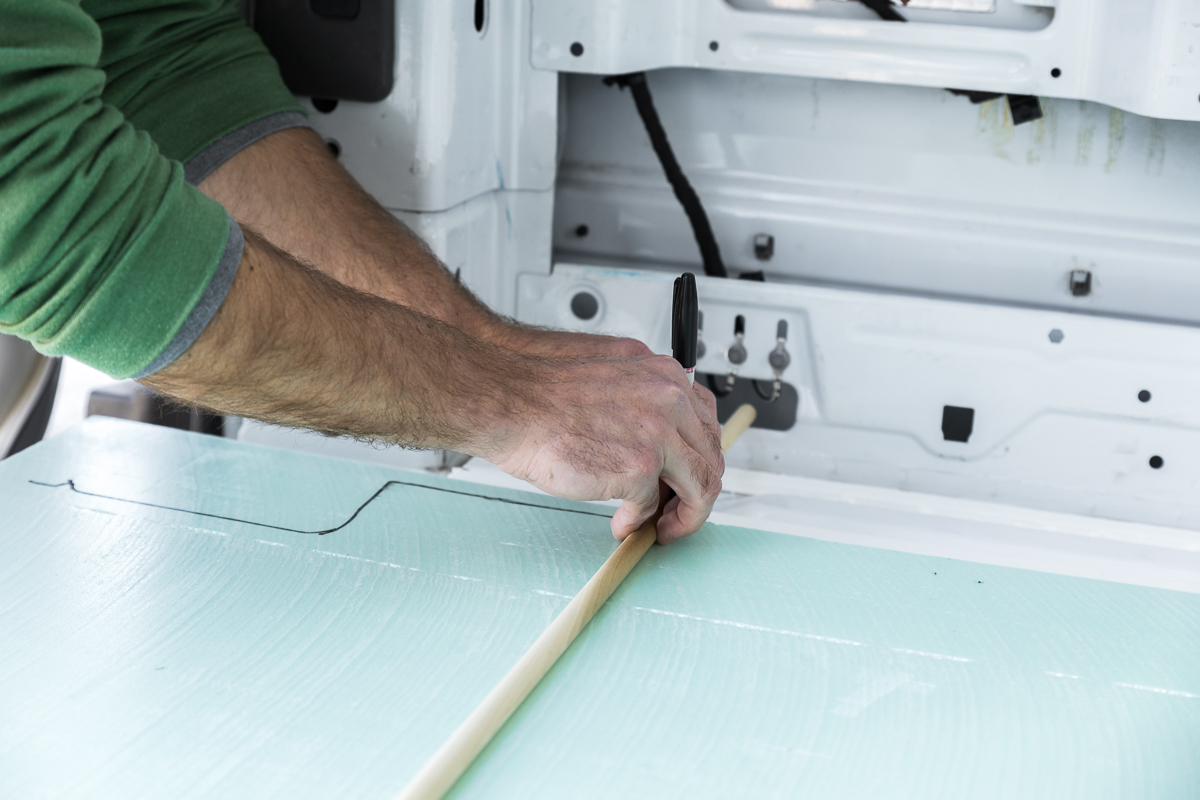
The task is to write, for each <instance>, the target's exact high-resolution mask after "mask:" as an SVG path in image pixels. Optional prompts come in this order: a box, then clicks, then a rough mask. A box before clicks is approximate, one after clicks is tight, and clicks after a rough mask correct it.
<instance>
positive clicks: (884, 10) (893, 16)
mask: <svg viewBox="0 0 1200 800" xmlns="http://www.w3.org/2000/svg"><path fill="white" fill-rule="evenodd" d="M858 1H859V2H860V3H862V4H863V5H864V6H866V7H867V8H869V9H871V10H872V11H874V12H875V13H876V14H878V15H879V18H880V19H886V20H888V21H889V22H908V20H906V19H905V18H904V17H903V16H902V15H901V14H900V12H899V11H897V10H896V7H895V6H893V5H892V4H891V2H890V0H858Z"/></svg>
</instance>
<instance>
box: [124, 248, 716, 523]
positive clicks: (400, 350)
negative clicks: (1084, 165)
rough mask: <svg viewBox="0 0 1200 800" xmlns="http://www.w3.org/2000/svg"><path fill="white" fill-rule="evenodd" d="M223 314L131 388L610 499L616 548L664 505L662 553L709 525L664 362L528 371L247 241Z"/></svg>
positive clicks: (689, 399)
mask: <svg viewBox="0 0 1200 800" xmlns="http://www.w3.org/2000/svg"><path fill="white" fill-rule="evenodd" d="M243 253H244V255H243V257H242V263H241V266H240V268H239V270H238V274H237V277H236V278H235V279H234V282H233V285H232V286H231V288H230V290H229V293H228V295H227V296H226V298H225V302H224V303H223V305H222V306H221V308H220V310H219V311H218V312H217V313H216V315H215V316H214V317H213V319H212V321H211V322H210V323H209V324H208V326H207V328H205V330H204V332H203V333H202V334H201V335H200V336H199V338H198V339H196V341H195V343H194V344H192V346H191V348H190V349H189V350H188V351H187V352H185V353H184V354H183V355H182V356H180V357H179V358H178V359H177V360H176V361H174V362H173V363H172V364H170V365H169V366H167V367H166V368H164V369H163V370H161V371H159V372H157V373H155V374H154V375H151V376H150V377H148V378H146V379H144V382H145V383H146V384H148V385H150V386H152V387H154V388H156V389H158V390H160V391H163V392H166V393H168V394H170V395H173V396H175V397H178V398H181V399H184V400H187V401H189V402H192V403H197V404H199V405H203V406H206V407H208V408H211V409H214V410H216V411H219V412H223V413H232V414H239V415H243V416H249V417H255V418H258V419H265V420H268V421H272V422H277V423H281V424H284V425H298V426H305V427H311V428H316V429H319V430H324V431H328V432H331V433H338V434H352V435H357V436H367V437H371V438H375V439H381V440H384V441H389V442H396V443H400V444H405V445H411V446H417V447H443V448H450V449H454V450H458V451H460V452H464V453H468V454H471V455H477V456H481V457H483V458H486V459H488V460H490V461H492V462H494V463H495V464H497V465H498V466H500V467H501V468H502V469H504V470H506V471H507V472H509V473H511V474H513V475H516V476H517V477H520V478H523V479H525V480H528V481H530V482H531V483H533V484H534V485H535V486H538V487H539V488H542V489H545V490H546V491H548V492H551V493H552V494H555V495H558V496H560V497H568V498H576V499H604V498H619V499H622V500H625V501H626V502H625V503H624V504H622V506H621V508H620V509H619V510H618V511H617V513H616V515H615V516H614V517H613V522H612V529H613V534H614V535H615V536H617V537H618V538H624V536H625V535H627V534H628V533H630V532H631V531H633V530H636V529H637V527H638V526H639V525H641V523H642V522H644V521H645V520H646V519H647V518H648V517H649V516H650V515H651V514H653V513H654V512H655V510H656V509H657V507H658V502H659V496H658V486H659V479H660V478H661V479H662V480H663V481H664V482H665V483H666V484H667V485H669V486H670V487H671V488H672V489H674V490H675V492H676V493H677V494H678V496H679V498H678V499H677V500H672V501H671V503H669V504H668V506H667V508H666V510H665V513H664V515H663V517H662V519H661V521H660V522H659V527H658V531H659V539H660V540H661V541H663V542H667V541H671V540H672V539H676V538H679V537H680V536H685V535H687V534H689V533H692V532H694V531H695V530H696V529H697V528H699V526H700V524H701V523H703V521H704V520H705V519H706V518H707V516H708V513H709V511H710V510H711V508H712V504H713V501H714V500H715V499H716V496H717V493H718V492H719V491H720V488H721V474H722V473H723V471H724V461H723V459H722V456H721V452H720V445H719V441H718V440H717V437H716V430H717V427H716V420H715V419H714V418H713V412H712V409H711V408H710V407H709V406H708V404H707V403H705V402H704V400H703V399H702V398H701V396H700V395H698V394H696V393H695V392H693V391H692V390H691V388H690V387H689V386H688V384H687V380H686V378H685V377H684V373H683V369H682V368H681V367H680V366H679V365H678V364H677V363H676V362H675V361H673V360H672V359H670V358H668V357H666V356H642V357H636V358H621V359H589V360H587V361H571V360H547V359H542V358H536V357H530V356H528V355H525V354H522V353H517V352H514V351H511V350H507V349H505V348H501V347H499V346H496V345H494V344H491V343H488V342H484V341H481V340H479V339H477V338H475V337H472V336H469V335H466V334H465V333H463V332H462V331H460V330H459V329H458V328H456V327H454V326H452V325H449V324H447V323H445V322H442V321H440V320H437V319H434V318H432V317H429V316H426V315H423V314H420V313H418V312H416V311H414V310H412V309H409V308H405V307H403V306H399V305H396V304H394V303H390V302H387V301H385V300H382V299H380V298H377V297H374V296H371V295H367V294H364V293H362V292H358V291H355V290H353V289H351V288H348V287H346V286H344V285H342V284H340V283H338V282H336V281H334V280H332V279H330V278H329V277H327V276H325V275H323V274H321V273H319V272H317V271H315V270H312V269H309V268H307V267H305V266H303V265H301V264H298V263H296V262H295V261H294V260H292V259H291V258H290V257H289V256H288V255H287V254H285V253H283V252H281V251H280V250H278V249H276V248H274V247H273V246H271V245H270V244H269V243H267V242H265V241H264V240H263V239H260V238H259V237H257V236H256V235H254V234H253V233H251V232H249V231H248V230H247V232H246V244H245V248H244V251H243Z"/></svg>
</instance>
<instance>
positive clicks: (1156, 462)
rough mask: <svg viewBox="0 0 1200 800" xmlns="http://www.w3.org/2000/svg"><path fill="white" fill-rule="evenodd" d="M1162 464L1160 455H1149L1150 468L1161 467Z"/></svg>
mask: <svg viewBox="0 0 1200 800" xmlns="http://www.w3.org/2000/svg"><path fill="white" fill-rule="evenodd" d="M1162 465H1163V460H1162V456H1150V468H1151V469H1162Z"/></svg>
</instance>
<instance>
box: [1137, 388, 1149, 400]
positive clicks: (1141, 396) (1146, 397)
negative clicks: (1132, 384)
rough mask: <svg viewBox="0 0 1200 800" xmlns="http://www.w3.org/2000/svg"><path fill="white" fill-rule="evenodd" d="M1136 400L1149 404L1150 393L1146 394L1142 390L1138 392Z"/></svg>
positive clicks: (1145, 391) (1146, 392)
mask: <svg viewBox="0 0 1200 800" xmlns="http://www.w3.org/2000/svg"><path fill="white" fill-rule="evenodd" d="M1138 400H1141V401H1142V402H1143V403H1149V402H1150V392H1148V391H1147V390H1145V389H1142V390H1141V391H1140V392H1138Z"/></svg>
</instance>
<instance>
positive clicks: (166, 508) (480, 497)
mask: <svg viewBox="0 0 1200 800" xmlns="http://www.w3.org/2000/svg"><path fill="white" fill-rule="evenodd" d="M30 483H32V484H33V485H35V486H46V487H48V488H50V489H58V488H60V487H63V486H69V487H70V489H71V491H72V492H75V493H76V494H82V495H86V496H88V497H99V498H101V499H103V500H115V501H117V502H118V503H132V504H133V505H136V506H146V507H147V508H161V509H163V510H164V511H178V512H179V513H181V514H193V515H195V516H197V517H211V518H212V519H223V520H226V521H228V522H240V523H241V524H243V525H257V526H258V527H260V528H270V529H271V530H273V531H286V532H287V533H302V534H305V535H306V536H324V535H325V534H327V533H337V532H338V531H340V530H341V529H342V528H344V527H346V526H347V525H349V524H350V523H351V522H354V520H355V518H356V517H357V516H358V515H359V514H360V513H362V510H363V509H364V508H366V507H367V506H369V505H370V504H371V503H372V502H374V501H375V498H377V497H379V495H381V494H383V493H384V491H385V490H387V489H388V488H390V487H392V486H411V487H413V488H416V489H428V490H429V491H431V492H445V493H446V494H458V495H462V496H463V497H473V498H475V499H476V500H488V501H491V502H493V503H507V504H508V505H510V506H527V507H529V508H541V509H545V510H546V511H565V512H566V513H568V514H585V515H587V516H589V517H604V518H605V519H609V518H610V515H608V514H604V513H602V512H599V511H583V510H582V509H578V508H558V507H556V506H544V505H540V504H538V503H528V502H525V501H522V500H510V499H509V498H507V497H493V496H491V495H484V494H474V493H472V492H461V491H459V490H457V489H447V488H445V487H442V486H427V485H425V484H423V483H414V482H410V481H398V480H392V481H388V482H387V483H385V484H384V485H383V486H380V487H379V489H377V490H376V492H375V494H373V495H371V496H370V497H368V498H367V500H366V502H364V503H363V504H362V505H360V506H359V507H358V508H356V509H355V510H354V513H353V514H351V515H350V518H349V519H347V520H346V521H345V522H343V523H342V524H341V525H338V526H337V527H336V528H329V529H328V530H324V531H302V530H299V529H297V528H285V527H283V526H282V525H269V524H267V523H265V522H255V521H254V520H249V519H239V518H238V517H226V516H223V515H221V514H210V513H208V512H207V511H193V510H191V509H190V508H176V507H174V506H162V505H159V504H158V503H147V502H145V501H142V500H130V499H128V498H126V497H114V496H112V495H108V494H98V493H96V492H85V491H84V490H82V489H80V488H78V487H77V486H76V485H75V481H73V480H67V481H64V482H62V483H42V482H41V481H32V480H31V481H30Z"/></svg>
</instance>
